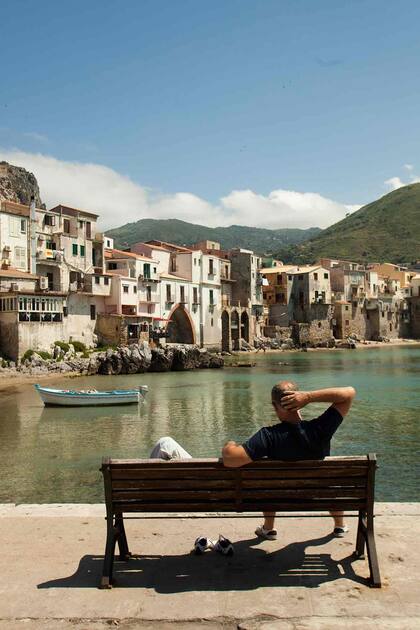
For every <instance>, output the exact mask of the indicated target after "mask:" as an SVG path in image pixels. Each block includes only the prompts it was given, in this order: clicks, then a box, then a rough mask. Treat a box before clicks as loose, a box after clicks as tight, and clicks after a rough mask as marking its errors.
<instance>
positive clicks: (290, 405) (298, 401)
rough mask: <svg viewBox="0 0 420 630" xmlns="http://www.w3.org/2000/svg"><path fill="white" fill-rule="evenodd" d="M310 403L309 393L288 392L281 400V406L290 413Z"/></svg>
mask: <svg viewBox="0 0 420 630" xmlns="http://www.w3.org/2000/svg"><path fill="white" fill-rule="evenodd" d="M310 402H311V397H310V395H309V392H300V391H299V392H287V394H285V395H284V396H283V397H282V399H281V406H282V407H284V409H287V410H288V411H297V410H298V409H302V407H306V405H307V404H308V403H310Z"/></svg>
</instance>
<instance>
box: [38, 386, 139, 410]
mask: <svg viewBox="0 0 420 630" xmlns="http://www.w3.org/2000/svg"><path fill="white" fill-rule="evenodd" d="M35 389H36V391H37V392H38V394H39V395H40V397H41V400H42V402H43V403H44V405H45V406H60V407H88V406H95V407H96V406H98V405H102V406H108V405H133V404H138V403H140V402H143V401H144V400H145V398H146V394H147V392H148V387H147V385H139V387H135V388H133V389H113V390H109V391H98V390H97V389H54V388H53V387H41V385H35Z"/></svg>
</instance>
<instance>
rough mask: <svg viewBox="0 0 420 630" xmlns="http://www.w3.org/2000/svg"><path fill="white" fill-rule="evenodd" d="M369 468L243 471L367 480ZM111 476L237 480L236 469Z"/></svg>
mask: <svg viewBox="0 0 420 630" xmlns="http://www.w3.org/2000/svg"><path fill="white" fill-rule="evenodd" d="M366 471H367V467H361V466H357V467H352V468H349V469H346V468H338V467H336V468H334V469H329V468H325V469H323V468H305V469H295V468H292V467H290V468H289V469H283V470H282V469H268V470H266V469H264V470H251V469H249V468H242V469H241V473H240V474H241V477H242V479H305V478H310V479H313V478H328V477H364V478H366ZM111 476H112V479H113V480H116V479H132V480H134V479H172V480H173V479H180V480H182V481H183V480H184V479H203V478H204V479H229V478H231V479H235V477H236V474H235V472H234V469H232V468H230V469H226V468H224V469H220V470H212V469H203V470H194V469H191V468H189V469H183V468H181V469H172V468H171V469H169V468H161V469H160V470H159V469H154V468H149V469H148V468H141V469H139V470H134V469H133V468H128V469H127V470H125V469H122V468H120V469H115V468H114V469H112V470H111Z"/></svg>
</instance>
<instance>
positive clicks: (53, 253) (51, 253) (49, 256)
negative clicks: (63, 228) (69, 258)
mask: <svg viewBox="0 0 420 630" xmlns="http://www.w3.org/2000/svg"><path fill="white" fill-rule="evenodd" d="M36 259H37V261H38V262H43V263H55V264H59V263H62V262H63V259H64V250H62V249H38V251H37V252H36Z"/></svg>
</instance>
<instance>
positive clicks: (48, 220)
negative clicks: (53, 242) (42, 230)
mask: <svg viewBox="0 0 420 630" xmlns="http://www.w3.org/2000/svg"><path fill="white" fill-rule="evenodd" d="M44 225H55V216H54V215H53V214H45V215H44Z"/></svg>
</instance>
